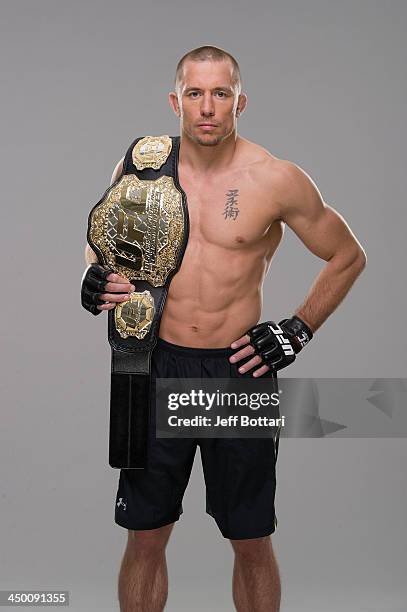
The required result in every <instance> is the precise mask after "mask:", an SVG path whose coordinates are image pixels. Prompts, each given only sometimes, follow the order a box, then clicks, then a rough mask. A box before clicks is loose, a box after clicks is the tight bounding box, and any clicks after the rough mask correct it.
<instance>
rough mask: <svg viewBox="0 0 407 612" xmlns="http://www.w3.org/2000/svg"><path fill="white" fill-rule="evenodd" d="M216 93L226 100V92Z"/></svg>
mask: <svg viewBox="0 0 407 612" xmlns="http://www.w3.org/2000/svg"><path fill="white" fill-rule="evenodd" d="M216 93H217V94H218V96H220V97H221V98H225V97H226V94H225V92H224V91H218V92H216Z"/></svg>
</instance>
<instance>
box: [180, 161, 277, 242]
mask: <svg viewBox="0 0 407 612" xmlns="http://www.w3.org/2000/svg"><path fill="white" fill-rule="evenodd" d="M179 178H180V183H181V186H182V188H183V190H184V191H185V194H186V196H187V203H188V212H189V219H190V240H203V241H206V242H209V243H213V244H217V245H219V246H223V247H226V248H242V247H244V246H245V245H246V246H250V245H253V244H255V243H257V242H258V241H259V240H261V239H262V238H263V237H264V236H265V234H266V233H267V231H268V230H269V229H270V227H271V225H272V223H273V221H274V220H275V214H276V206H275V205H274V206H273V194H272V193H270V191H269V190H267V189H265V188H264V185H261V184H256V183H255V182H254V181H253V180H251V179H250V178H248V177H247V176H245V175H243V176H241V177H239V176H238V175H237V174H236V173H234V174H231V175H230V176H223V177H220V178H219V179H210V180H203V179H197V178H194V177H191V176H187V175H184V174H182V172H180V177H179Z"/></svg>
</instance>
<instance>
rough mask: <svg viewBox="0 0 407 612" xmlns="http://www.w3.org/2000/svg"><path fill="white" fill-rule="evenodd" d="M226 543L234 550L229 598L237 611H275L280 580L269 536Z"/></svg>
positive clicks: (276, 611)
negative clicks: (231, 585)
mask: <svg viewBox="0 0 407 612" xmlns="http://www.w3.org/2000/svg"><path fill="white" fill-rule="evenodd" d="M230 543H231V544H232V546H233V550H234V553H235V562H234V567H233V601H234V603H235V606H236V610H237V612H279V610H280V601H281V582H280V574H279V570H278V565H277V561H276V558H275V556H274V552H273V548H272V544H271V538H270V536H266V537H263V538H252V539H248V540H230Z"/></svg>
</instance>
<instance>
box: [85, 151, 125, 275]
mask: <svg viewBox="0 0 407 612" xmlns="http://www.w3.org/2000/svg"><path fill="white" fill-rule="evenodd" d="M123 162H124V157H122V159H121V160H120V161H119V162H118V164H117V165H116V168H115V169H114V170H113V174H112V178H111V180H110V185H113V183H114V182H115V181H117V179H118V178H119V176H120V175H121V173H122V171H123ZM85 261H86V265H87V266H89V265H90V264H91V263H98V261H99V260H98V256H97V255H96V253H95V251H94V250H93V249H91V247H90V246H89V244H88V243H86V247H85Z"/></svg>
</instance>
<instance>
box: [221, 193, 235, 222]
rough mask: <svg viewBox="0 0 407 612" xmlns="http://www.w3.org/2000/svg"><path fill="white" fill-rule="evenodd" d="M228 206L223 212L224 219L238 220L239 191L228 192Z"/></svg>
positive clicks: (226, 205)
mask: <svg viewBox="0 0 407 612" xmlns="http://www.w3.org/2000/svg"><path fill="white" fill-rule="evenodd" d="M225 195H226V204H225V209H224V211H223V217H224V218H225V220H226V219H233V221H235V220H236V217H237V215H238V214H239V208H238V201H237V198H238V197H239V190H238V189H229V191H227V192H226V194H225Z"/></svg>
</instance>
